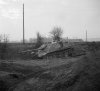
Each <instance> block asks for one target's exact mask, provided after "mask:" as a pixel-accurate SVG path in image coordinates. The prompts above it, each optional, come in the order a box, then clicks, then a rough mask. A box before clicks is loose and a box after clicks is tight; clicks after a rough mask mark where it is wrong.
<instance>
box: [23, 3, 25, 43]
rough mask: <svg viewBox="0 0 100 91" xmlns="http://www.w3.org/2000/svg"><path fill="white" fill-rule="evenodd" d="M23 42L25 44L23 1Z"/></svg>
mask: <svg viewBox="0 0 100 91" xmlns="http://www.w3.org/2000/svg"><path fill="white" fill-rule="evenodd" d="M23 44H25V28H24V3H23Z"/></svg>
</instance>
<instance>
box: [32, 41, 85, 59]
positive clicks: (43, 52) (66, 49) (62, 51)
mask: <svg viewBox="0 0 100 91" xmlns="http://www.w3.org/2000/svg"><path fill="white" fill-rule="evenodd" d="M31 54H32V55H33V58H46V59H47V58H64V57H75V56H80V55H83V54H85V52H84V51H83V50H81V49H80V48H75V46H72V45H70V44H67V45H64V43H63V42H61V41H60V42H53V43H49V44H43V45H42V46H41V47H39V48H38V49H37V50H35V51H33V52H32V53H31Z"/></svg>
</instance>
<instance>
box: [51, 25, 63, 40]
mask: <svg viewBox="0 0 100 91" xmlns="http://www.w3.org/2000/svg"><path fill="white" fill-rule="evenodd" d="M50 34H51V37H52V38H53V41H56V42H58V41H60V40H61V37H62V34H63V30H62V28H61V27H54V28H53V30H52V31H51V32H50Z"/></svg>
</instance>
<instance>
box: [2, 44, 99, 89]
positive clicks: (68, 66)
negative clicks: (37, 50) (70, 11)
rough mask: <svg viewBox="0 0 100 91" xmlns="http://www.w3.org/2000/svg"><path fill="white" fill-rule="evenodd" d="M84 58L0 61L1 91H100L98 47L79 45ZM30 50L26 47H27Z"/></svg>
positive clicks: (95, 45) (96, 45)
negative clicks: (84, 52) (84, 51)
mask: <svg viewBox="0 0 100 91" xmlns="http://www.w3.org/2000/svg"><path fill="white" fill-rule="evenodd" d="M74 46H76V47H77V48H78V47H79V46H81V47H82V48H83V49H84V50H86V54H85V55H81V56H76V57H67V58H53V59H41V60H36V59H28V58H27V60H24V59H22V58H20V57H19V58H18V59H9V60H6V59H5V60H0V91H99V89H100V43H95V44H94V43H88V44H87V43H81V44H80V43H78V44H77V45H76V44H74ZM28 48H29V47H28Z"/></svg>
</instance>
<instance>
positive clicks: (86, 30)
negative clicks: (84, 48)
mask: <svg viewBox="0 0 100 91" xmlns="http://www.w3.org/2000/svg"><path fill="white" fill-rule="evenodd" d="M86 42H87V30H86Z"/></svg>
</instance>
